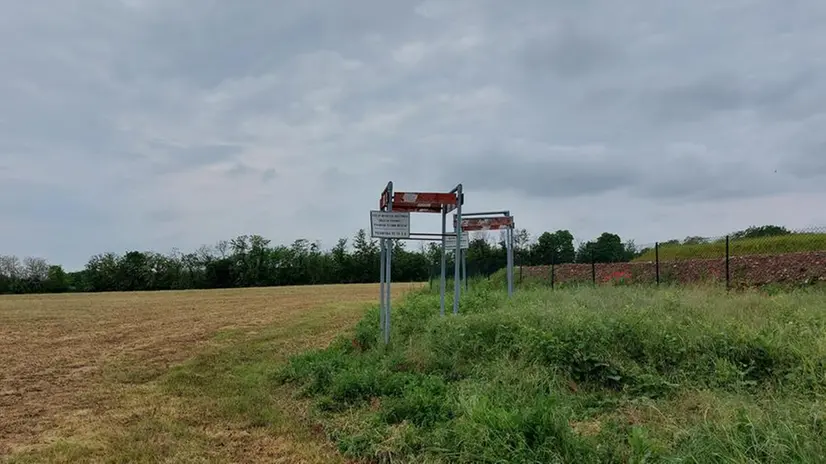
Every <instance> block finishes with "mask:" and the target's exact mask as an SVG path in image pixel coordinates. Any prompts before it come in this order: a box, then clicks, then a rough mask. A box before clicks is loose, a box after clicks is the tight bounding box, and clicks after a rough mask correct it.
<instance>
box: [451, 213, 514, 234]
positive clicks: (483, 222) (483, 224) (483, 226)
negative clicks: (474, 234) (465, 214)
mask: <svg viewBox="0 0 826 464" xmlns="http://www.w3.org/2000/svg"><path fill="white" fill-rule="evenodd" d="M453 227H454V228H455V227H456V216H454V217H453ZM510 227H513V217H512V216H503V217H494V218H474V217H471V218H462V230H463V231H465V230H467V231H475V230H501V229H508V228H510Z"/></svg>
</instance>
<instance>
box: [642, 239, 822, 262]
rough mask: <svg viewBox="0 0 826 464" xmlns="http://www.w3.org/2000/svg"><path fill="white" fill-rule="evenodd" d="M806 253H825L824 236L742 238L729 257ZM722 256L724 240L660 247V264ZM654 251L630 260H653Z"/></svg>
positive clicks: (735, 244) (732, 246) (724, 246)
mask: <svg viewBox="0 0 826 464" xmlns="http://www.w3.org/2000/svg"><path fill="white" fill-rule="evenodd" d="M806 251H826V234H815V233H796V234H789V235H781V236H774V237H760V238H746V239H739V240H731V241H730V243H729V253H730V255H731V256H743V255H760V254H781V253H795V252H806ZM725 256H726V240H725V238H722V239H719V240H716V241H714V242H711V243H701V244H690V245H661V246H660V261H671V260H676V259H704V258H724V257H725ZM655 258H656V256H655V252H654V249H650V250H648V251H647V252H645V253H644V254H642V255H640V256H639V257H637V258H636V259H634V261H654V259H655Z"/></svg>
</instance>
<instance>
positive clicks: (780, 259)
mask: <svg viewBox="0 0 826 464" xmlns="http://www.w3.org/2000/svg"><path fill="white" fill-rule="evenodd" d="M603 242H604V243H600V240H597V241H592V242H584V243H580V244H578V247H577V251H576V254H575V255H574V256H567V257H563V256H560V253H552V254H551V256H550V257H549V258H548V259H546V261H547V264H545V263H543V264H542V265H538V266H537V265H534V266H530V267H528V268H527V269H520V270H517V282H519V283H525V277H526V276H527V279H528V281H530V282H541V283H544V284H546V285H550V286H551V287H554V288H557V287H563V286H568V285H582V284H590V285H628V284H645V285H669V284H682V285H685V284H712V285H720V286H725V287H726V288H729V289H730V288H739V287H752V286H764V285H770V284H780V285H797V286H799V285H810V284H815V283H826V227H820V228H809V229H801V230H786V229H783V228H779V227H774V226H764V227H754V228H749V229H746V230H744V231H741V232H738V233H735V234H730V235H724V236H716V237H686V238H685V239H683V240H668V241H663V242H655V243H646V244H639V245H636V244H633V243H626V244H622V243H620V242H619V241H618V240H615V241H613V242H611V241H610V240H605V241H603ZM520 271H521V272H520ZM520 276H521V278H519V277H520Z"/></svg>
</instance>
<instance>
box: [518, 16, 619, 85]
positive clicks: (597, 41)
mask: <svg viewBox="0 0 826 464" xmlns="http://www.w3.org/2000/svg"><path fill="white" fill-rule="evenodd" d="M621 57H622V49H621V48H620V47H619V46H618V44H615V43H611V42H610V41H609V40H608V39H607V38H606V37H600V36H598V35H596V34H592V33H587V32H585V31H582V30H579V29H577V28H576V27H573V26H571V25H569V24H565V25H564V26H563V27H562V28H561V30H559V31H558V32H557V33H555V34H550V35H547V36H543V37H540V38H536V39H533V40H532V41H530V42H529V43H528V44H527V45H526V46H525V50H524V52H523V59H524V61H525V64H526V66H527V67H528V69H529V70H530V71H531V72H539V73H544V72H551V73H553V74H556V75H558V76H561V77H564V78H576V77H580V76H583V75H585V74H589V73H592V72H596V71H605V70H606V68H607V67H608V66H610V65H612V64H615V63H617V62H618V61H619V60H620V59H621Z"/></svg>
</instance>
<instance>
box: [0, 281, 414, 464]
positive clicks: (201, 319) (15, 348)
mask: <svg viewBox="0 0 826 464" xmlns="http://www.w3.org/2000/svg"><path fill="white" fill-rule="evenodd" d="M413 287H414V285H411V284H400V285H397V286H396V287H395V288H396V289H397V291H396V292H395V294H396V295H397V296H399V295H401V294H403V293H404V291H403V290H405V289H407V288H413ZM377 299H378V285H374V284H369V285H347V286H343V285H331V286H315V287H309V286H308V287H280V288H265V289H233V290H210V291H180V292H152V293H107V294H70V295H34V296H5V297H0V365H2V366H3V368H2V370H0V457H2V458H0V460H2V459H3V458H5V459H11V460H12V461H20V462H43V461H50V462H67V461H75V460H78V459H80V460H84V461H87V460H91V461H110V460H118V459H119V458H118V456H120V457H122V458H127V457H128V458H129V459H127V460H129V461H133V462H134V461H140V460H142V459H141V457H140V456H141V455H140V454H137V455H136V454H135V452H140V451H141V450H137V451H136V450H135V449H133V448H134V446H136V445H135V443H134V442H135V440H136V438H135V437H134V436H133V435H135V433H136V430H135V427H134V425H135V424H136V423H137V424H138V425H139V428H140V427H142V429H141V430H142V432H141V433H143V434H144V435H145V437H144V438H145V441H146V442H157V441H158V437H157V436H153V432H152V430H153V429H152V427H148V425H147V423H146V420H147V418H149V420H150V424H149V425H151V424H152V423H154V422H152V421H155V422H158V423H160V424H162V425H164V426H163V427H161V426H158V427H159V429H158V430H159V431H158V433H159V434H161V435H164V434H165V435H164V436H167V435H170V434H172V436H175V433H172V432H174V430H175V429H174V427H172V429H171V430H172V432H170V427H171V426H170V424H172V425H175V420H180V419H181V417H177V419H175V418H169V417H165V416H164V415H165V414H167V413H170V414H171V412H169V411H171V410H175V409H176V408H178V409H180V405H178V406H175V405H174V404H173V403H174V401H172V400H171V399H169V398H167V397H166V396H165V395H164V394H163V393H162V392H159V391H158V390H157V389H155V388H153V387H152V384H153V382H154V379H156V378H157V377H159V376H161V375H163V374H164V373H165V372H167V370H168V369H170V367H171V366H173V365H175V364H178V363H180V362H182V361H184V360H186V359H188V358H191V357H192V356H194V355H195V354H197V353H199V352H202V351H203V350H208V349H209V348H210V347H211V346H216V345H221V344H225V343H227V342H228V341H233V340H235V341H237V340H238V339H243V338H244V337H249V336H254V335H255V334H256V333H257V332H258V331H259V330H262V329H264V328H270V330H278V331H279V332H278V333H279V334H280V335H279V336H280V337H282V340H281V341H280V343H281V345H279V346H280V347H281V349H283V350H284V355H287V354H289V353H290V352H294V351H295V350H301V349H304V348H307V347H310V346H319V345H324V344H326V343H327V342H328V341H329V340H331V339H332V338H333V337H334V336H335V335H336V334H338V333H340V332H341V331H342V330H345V329H346V328H348V327H351V326H352V324H353V323H354V322H356V321H357V320H358V319H359V318H360V317H361V316H362V315H363V308H364V305H365V304H368V303H373V302H374V301H376V300H377ZM273 328H274V329H273ZM278 356H279V357H280V356H281V355H280V354H279V355H278ZM170 408H171V409H170ZM147 410H151V411H152V414H150V415H147ZM165 411H166V412H165ZM179 412H181V411H179ZM184 412H185V411H184ZM201 412H203V411H201ZM184 415H185V414H184ZM167 419H169V420H167ZM170 421H172V422H170ZM178 425H180V424H178ZM147 427H148V428H149V431H147V430H146V429H147ZM213 428H214V430H213V431H212V432H214V433H218V432H220V433H222V434H230V435H232V434H234V433H235V434H237V436H238V437H246V438H244V439H240V438H239V441H240V442H244V447H243V448H244V449H256V448H255V443H251V441H255V440H254V439H255V434H249V433H246V434H245V433H244V431H243V430H237V429H235V428H233V426H231V425H228V424H213ZM130 430H131V431H130ZM186 433H196V432H189V431H187V432H186ZM197 433H200V434H202V435H203V436H200V438H199V440H207V442H206V443H208V440H209V439H210V438H209V433H208V431H206V430H200V431H198V432H197ZM130 434H131V435H130ZM147 434H148V435H147ZM128 437H131V438H129V439H128V440H125V438H128ZM276 438H278V437H271V436H268V437H266V440H265V441H263V442H261V443H259V444H258V445H260V446H264V447H266V446H279V447H282V448H284V449H290V447H289V446H288V444H286V443H285V442H284V440H283V439H276ZM225 440H228V441H230V442H231V441H233V438H232V437H230V438H228V439H227V438H226V437H225ZM138 441H139V440H138ZM161 441H163V440H161ZM193 441H194V442H199V441H198V440H193ZM127 442H128V443H127ZM274 444H275V445H274ZM153 446H154V445H153ZM250 446H251V448H250ZM238 448H239V447H233V446H225V447H224V450H229V451H228V452H229V453H233V452H236V451H238ZM165 449H166V448H164V450H165ZM164 450H160V451H164ZM207 450H210V451H209V454H210V456H205V455H201V454H199V453H201V452H202V451H203V452H207ZM144 451H146V453H148V454H147V456H145V457H148V456H150V455H155V454H157V453H158V452H160V451H159V450H158V449H155V448H152V447H149V448H147V449H146V450H144ZM167 451H168V452H172V453H173V454H172V455H168V456H167V457H169V458H175V457H176V456H178V457H179V458H180V455H179V454H175V453H184V456H185V457H187V459H183V460H187V461H189V460H190V459H189V458H193V459H194V460H198V461H201V460H204V459H207V458H208V459H207V460H210V461H211V460H217V461H225V460H226V459H229V460H235V459H241V460H246V459H245V458H249V457H250V456H239V455H236V456H232V455H231V454H230V457H227V456H222V455H221V452H222V451H221V450H218V451H216V450H214V449H212V447H211V446H206V445H204V447H203V448H198V449H195V450H193V449H190V448H187V447H183V448H181V449H178V450H177V451H174V450H173V451H169V450H166V451H164V452H167ZM186 453H191V454H189V455H187V454H186ZM215 453H218V454H217V455H216V454H215ZM265 454H266V453H264V454H262V456H263V455H265ZM136 456H137V457H136ZM196 457H197V458H198V459H195V458H196ZM133 458H134V459H133ZM173 460H174V459H173ZM289 460H292V459H289ZM247 462H249V461H247Z"/></svg>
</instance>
